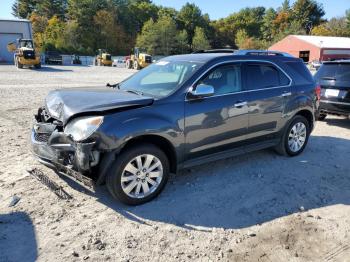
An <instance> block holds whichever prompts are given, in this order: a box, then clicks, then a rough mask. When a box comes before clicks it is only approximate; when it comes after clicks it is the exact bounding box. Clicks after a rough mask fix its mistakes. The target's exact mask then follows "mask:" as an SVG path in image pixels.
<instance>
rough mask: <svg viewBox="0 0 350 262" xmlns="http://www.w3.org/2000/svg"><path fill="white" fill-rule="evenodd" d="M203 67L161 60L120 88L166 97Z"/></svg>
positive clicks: (190, 63) (191, 63) (129, 79)
mask: <svg viewBox="0 0 350 262" xmlns="http://www.w3.org/2000/svg"><path fill="white" fill-rule="evenodd" d="M201 65H202V64H201V63H198V62H183V61H165V60H161V61H159V62H157V63H154V64H152V65H150V66H148V67H146V68H144V69H142V70H141V71H139V72H138V73H137V74H135V75H133V76H132V77H130V78H128V79H126V80H125V81H124V82H122V83H120V86H119V87H120V89H123V90H131V91H137V92H139V93H143V94H145V95H150V96H153V97H165V96H167V95H169V94H170V93H172V92H174V91H175V90H177V88H178V87H179V86H180V85H181V84H183V83H184V82H185V81H186V80H188V79H189V78H190V77H191V76H192V75H193V74H194V72H196V71H197V70H198V68H200V66H201Z"/></svg>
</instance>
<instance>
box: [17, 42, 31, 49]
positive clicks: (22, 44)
mask: <svg viewBox="0 0 350 262" xmlns="http://www.w3.org/2000/svg"><path fill="white" fill-rule="evenodd" d="M20 47H27V48H33V42H32V41H20Z"/></svg>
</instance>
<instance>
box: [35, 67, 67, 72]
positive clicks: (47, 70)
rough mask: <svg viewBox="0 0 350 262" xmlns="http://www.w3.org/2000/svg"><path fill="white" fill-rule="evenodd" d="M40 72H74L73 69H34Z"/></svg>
mask: <svg viewBox="0 0 350 262" xmlns="http://www.w3.org/2000/svg"><path fill="white" fill-rule="evenodd" d="M34 70H36V71H38V72H73V70H71V69H63V68H57V67H49V66H42V67H41V68H40V69H34Z"/></svg>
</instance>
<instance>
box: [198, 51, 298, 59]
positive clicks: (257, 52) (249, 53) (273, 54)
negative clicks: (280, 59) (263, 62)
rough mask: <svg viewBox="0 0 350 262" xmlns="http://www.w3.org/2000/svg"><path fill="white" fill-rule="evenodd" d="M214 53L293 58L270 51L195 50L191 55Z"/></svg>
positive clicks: (282, 53)
mask: <svg viewBox="0 0 350 262" xmlns="http://www.w3.org/2000/svg"><path fill="white" fill-rule="evenodd" d="M214 53H228V54H233V55H264V56H270V55H271V56H284V57H293V56H292V55H290V54H288V53H284V52H279V51H270V50H235V49H209V50H197V51H194V52H193V53H192V54H214Z"/></svg>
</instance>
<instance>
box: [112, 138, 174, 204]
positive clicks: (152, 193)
mask: <svg viewBox="0 0 350 262" xmlns="http://www.w3.org/2000/svg"><path fill="white" fill-rule="evenodd" d="M148 157H149V158H150V159H151V160H150V161H147V159H148ZM137 159H140V162H139V163H140V164H139V163H138V162H137V161H136V160H137ZM147 163H148V164H147ZM154 166H156V168H153V167H154ZM152 168H153V169H152ZM151 173H152V174H151ZM169 173H170V168H169V160H168V158H167V156H166V155H165V153H164V152H163V151H162V150H160V149H159V148H158V147H156V146H154V145H152V144H142V145H138V146H133V147H130V148H129V149H127V150H126V151H124V152H123V153H121V154H120V155H118V157H117V159H116V160H115V161H114V163H113V165H112V168H111V171H110V173H109V174H108V175H107V179H106V186H107V188H108V191H109V192H110V193H111V195H112V196H113V197H114V198H116V199H118V200H119V201H121V202H123V203H124V204H127V205H140V204H144V203H146V202H148V201H151V200H152V199H154V198H155V197H156V196H158V195H159V193H160V192H161V191H162V190H163V188H164V186H165V184H166V183H167V181H168V178H169ZM150 180H151V181H150ZM147 189H148V190H149V191H147Z"/></svg>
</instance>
